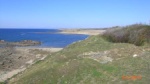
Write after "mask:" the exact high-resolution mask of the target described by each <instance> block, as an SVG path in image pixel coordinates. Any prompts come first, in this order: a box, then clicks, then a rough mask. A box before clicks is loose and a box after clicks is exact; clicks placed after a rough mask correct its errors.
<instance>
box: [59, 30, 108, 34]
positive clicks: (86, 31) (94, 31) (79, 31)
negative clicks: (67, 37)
mask: <svg viewBox="0 0 150 84" xmlns="http://www.w3.org/2000/svg"><path fill="white" fill-rule="evenodd" d="M105 31H106V30H105V29H61V30H60V32H59V33H60V34H83V35H102V34H103V33H104V32H105Z"/></svg>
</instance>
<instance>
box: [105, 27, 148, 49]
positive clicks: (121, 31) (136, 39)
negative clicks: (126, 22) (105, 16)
mask: <svg viewBox="0 0 150 84" xmlns="http://www.w3.org/2000/svg"><path fill="white" fill-rule="evenodd" d="M103 36H104V37H105V38H106V39H107V40H109V41H111V42H121V43H132V44H135V45H137V46H141V45H143V44H144V43H150V25H143V24H134V25H130V26H126V27H124V28H112V29H108V30H107V32H105V33H104V35H103Z"/></svg>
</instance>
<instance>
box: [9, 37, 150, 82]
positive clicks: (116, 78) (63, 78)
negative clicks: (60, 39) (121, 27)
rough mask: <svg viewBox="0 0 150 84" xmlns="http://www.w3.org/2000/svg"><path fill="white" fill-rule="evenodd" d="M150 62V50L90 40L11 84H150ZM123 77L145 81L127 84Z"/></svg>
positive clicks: (54, 56)
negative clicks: (138, 77) (135, 77)
mask: <svg viewBox="0 0 150 84" xmlns="http://www.w3.org/2000/svg"><path fill="white" fill-rule="evenodd" d="M108 58H109V59H108ZM110 58H111V59H112V60H110ZM149 59H150V46H146V45H144V46H135V45H133V44H128V43H112V42H108V41H106V40H105V39H103V37H102V36H90V37H89V38H87V39H86V40H83V41H80V42H76V43H73V44H71V45H69V46H68V47H66V48H64V49H63V50H61V51H59V52H57V53H53V54H51V55H50V56H48V57H47V58H46V59H45V60H44V61H40V62H37V63H35V64H34V65H33V66H31V67H29V68H28V69H27V70H25V71H24V72H23V73H21V74H19V75H17V76H16V77H14V78H13V79H11V80H10V81H9V83H10V84H128V83H130V84H149V82H150V79H149V78H150V61H149ZM122 76H141V77H142V79H135V80H132V79H131V78H130V79H127V80H124V79H122Z"/></svg>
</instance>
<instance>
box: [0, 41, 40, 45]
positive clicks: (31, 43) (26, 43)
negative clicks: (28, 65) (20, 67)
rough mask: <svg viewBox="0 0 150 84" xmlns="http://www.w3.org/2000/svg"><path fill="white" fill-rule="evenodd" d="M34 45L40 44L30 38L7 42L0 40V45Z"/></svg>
mask: <svg viewBox="0 0 150 84" xmlns="http://www.w3.org/2000/svg"><path fill="white" fill-rule="evenodd" d="M36 45H41V42H39V41H32V40H22V41H20V42H7V41H5V40H0V46H36Z"/></svg>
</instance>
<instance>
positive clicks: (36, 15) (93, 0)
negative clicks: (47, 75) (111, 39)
mask: <svg viewBox="0 0 150 84" xmlns="http://www.w3.org/2000/svg"><path fill="white" fill-rule="evenodd" d="M149 4H150V0H0V28H104V27H111V26H125V25H130V24H134V23H150V5H149Z"/></svg>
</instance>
